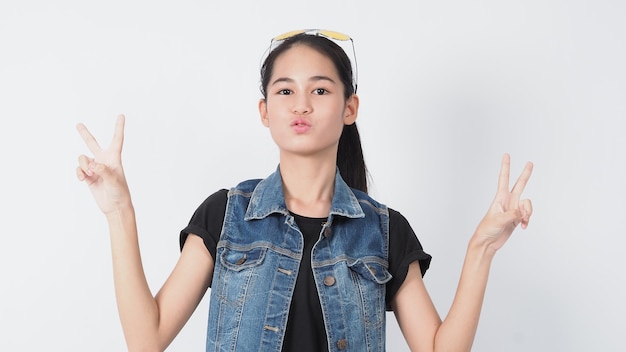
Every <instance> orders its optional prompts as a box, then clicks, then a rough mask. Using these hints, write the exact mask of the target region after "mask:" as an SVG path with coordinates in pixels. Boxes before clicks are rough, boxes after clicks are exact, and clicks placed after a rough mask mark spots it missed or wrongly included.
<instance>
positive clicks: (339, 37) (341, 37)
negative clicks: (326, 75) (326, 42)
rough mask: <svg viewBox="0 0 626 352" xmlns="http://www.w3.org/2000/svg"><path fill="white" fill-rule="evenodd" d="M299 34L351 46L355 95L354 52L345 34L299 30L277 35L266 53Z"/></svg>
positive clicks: (349, 39)
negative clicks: (347, 43)
mask: <svg viewBox="0 0 626 352" xmlns="http://www.w3.org/2000/svg"><path fill="white" fill-rule="evenodd" d="M299 34H308V35H318V36H321V37H325V38H327V39H331V40H335V41H341V42H346V41H350V44H351V45H352V57H353V59H352V60H351V61H352V65H353V66H354V67H353V70H352V71H353V74H352V76H353V81H354V82H353V85H354V92H355V93H356V88H357V83H358V70H357V65H356V51H355V50H354V40H352V38H351V37H350V36H349V35H347V34H344V33H341V32H337V31H330V30H326V29H300V30H294V31H289V32H286V33H283V34H281V35H277V36H275V37H274V38H272V41H271V42H270V47H269V49H268V53H269V52H271V51H272V50H274V48H276V46H278V45H279V44H280V43H281V42H282V41H284V40H286V39H289V38H291V37H294V36H296V35H299ZM344 51H345V50H344Z"/></svg>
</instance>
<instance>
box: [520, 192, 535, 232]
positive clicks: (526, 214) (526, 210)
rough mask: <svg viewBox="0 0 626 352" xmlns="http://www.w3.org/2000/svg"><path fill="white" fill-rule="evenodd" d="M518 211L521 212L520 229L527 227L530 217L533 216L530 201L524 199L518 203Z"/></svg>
mask: <svg viewBox="0 0 626 352" xmlns="http://www.w3.org/2000/svg"><path fill="white" fill-rule="evenodd" d="M520 209H521V210H522V215H523V217H522V228H523V229H525V228H527V227H528V222H529V221H530V217H531V216H532V215H533V203H532V202H531V201H530V199H524V200H522V201H521V202H520Z"/></svg>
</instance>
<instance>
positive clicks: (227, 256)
mask: <svg viewBox="0 0 626 352" xmlns="http://www.w3.org/2000/svg"><path fill="white" fill-rule="evenodd" d="M266 252H267V248H265V247H256V248H251V249H248V250H238V249H232V248H228V247H225V248H224V250H223V251H222V253H221V254H220V262H221V264H222V265H223V266H224V268H226V269H229V270H233V271H243V270H245V269H249V268H253V267H256V266H258V265H261V263H263V260H264V259H265V253H266Z"/></svg>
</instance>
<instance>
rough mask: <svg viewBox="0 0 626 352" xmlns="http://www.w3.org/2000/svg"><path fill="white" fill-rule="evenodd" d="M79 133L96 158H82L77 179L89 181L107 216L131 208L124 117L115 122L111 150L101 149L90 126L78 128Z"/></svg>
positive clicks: (97, 200) (121, 116)
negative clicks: (124, 161) (124, 155)
mask: <svg viewBox="0 0 626 352" xmlns="http://www.w3.org/2000/svg"><path fill="white" fill-rule="evenodd" d="M76 129H77V130H78V133H79V134H80V136H81V137H82V138H83V140H84V141H85V144H86V145H87V147H88V148H89V150H90V151H91V152H92V153H93V157H88V156H86V155H81V156H80V157H78V167H77V168H76V176H77V177H78V179H79V180H80V181H85V182H86V183H87V185H88V186H89V189H90V190H91V193H92V194H93V197H94V198H95V200H96V203H97V204H98V206H99V207H100V210H102V212H103V213H104V214H105V215H109V214H111V213H113V212H115V211H116V210H117V209H119V208H120V207H124V206H131V199H130V192H129V190H128V185H127V183H126V177H125V176H124V169H123V168H122V145H123V143H124V115H119V116H118V117H117V121H116V123H115V131H114V133H113V140H112V141H111V144H110V145H109V146H108V147H107V148H104V149H103V148H101V147H100V145H99V144H98V142H97V141H96V139H95V138H94V137H93V136H92V135H91V133H90V132H89V130H87V127H85V125H83V124H82V123H79V124H78V125H76Z"/></svg>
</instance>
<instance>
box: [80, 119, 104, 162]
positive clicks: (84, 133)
mask: <svg viewBox="0 0 626 352" xmlns="http://www.w3.org/2000/svg"><path fill="white" fill-rule="evenodd" d="M76 130H78V133H79V134H80V136H81V137H83V141H85V144H86V145H87V148H89V150H90V151H91V152H92V153H94V154H96V153H98V152H99V151H100V150H101V148H100V145H99V144H98V142H97V141H96V139H95V138H94V137H93V136H92V135H91V133H90V132H89V130H88V129H87V126H85V125H83V124H82V123H79V124H77V125H76Z"/></svg>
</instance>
